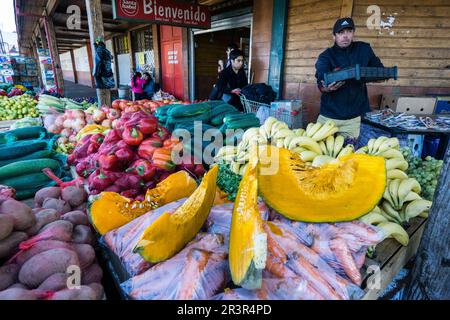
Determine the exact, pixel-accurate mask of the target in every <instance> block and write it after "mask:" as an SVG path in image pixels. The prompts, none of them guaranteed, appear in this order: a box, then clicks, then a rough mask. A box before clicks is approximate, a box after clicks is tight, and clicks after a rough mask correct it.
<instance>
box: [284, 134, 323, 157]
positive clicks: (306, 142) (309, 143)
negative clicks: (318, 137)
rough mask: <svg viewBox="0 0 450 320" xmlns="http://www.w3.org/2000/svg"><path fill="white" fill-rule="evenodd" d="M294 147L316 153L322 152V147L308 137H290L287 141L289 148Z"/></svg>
mask: <svg viewBox="0 0 450 320" xmlns="http://www.w3.org/2000/svg"><path fill="white" fill-rule="evenodd" d="M295 147H303V148H306V149H308V150H311V151H314V152H315V153H317V154H322V149H320V146H319V144H318V143H317V142H316V141H314V140H313V139H311V138H309V137H295V138H294V139H292V140H291V142H290V143H289V150H292V149H293V148H295Z"/></svg>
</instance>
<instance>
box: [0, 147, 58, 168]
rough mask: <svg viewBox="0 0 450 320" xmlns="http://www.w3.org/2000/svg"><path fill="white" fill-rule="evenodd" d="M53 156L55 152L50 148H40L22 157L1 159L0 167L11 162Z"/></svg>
mask: <svg viewBox="0 0 450 320" xmlns="http://www.w3.org/2000/svg"><path fill="white" fill-rule="evenodd" d="M54 156H55V152H53V151H52V150H40V151H36V152H33V153H30V154H29V155H26V156H24V157H20V158H16V159H8V160H2V161H0V167H3V166H6V165H8V164H11V163H14V162H17V161H24V160H31V159H45V158H53V157H54Z"/></svg>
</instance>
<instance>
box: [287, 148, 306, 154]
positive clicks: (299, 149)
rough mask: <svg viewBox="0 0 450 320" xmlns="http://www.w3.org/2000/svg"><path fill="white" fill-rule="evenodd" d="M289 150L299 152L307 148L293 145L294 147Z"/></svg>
mask: <svg viewBox="0 0 450 320" xmlns="http://www.w3.org/2000/svg"><path fill="white" fill-rule="evenodd" d="M291 151H292V152H295V153H298V154H300V152H303V151H308V150H306V149H305V148H303V147H295V148H294V149H292V150H291Z"/></svg>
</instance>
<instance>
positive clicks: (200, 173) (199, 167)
mask: <svg viewBox="0 0 450 320" xmlns="http://www.w3.org/2000/svg"><path fill="white" fill-rule="evenodd" d="M194 173H195V175H196V176H197V177H198V178H200V177H202V176H203V175H204V174H205V173H206V170H205V168H204V167H203V165H202V164H198V165H196V166H195V169H194Z"/></svg>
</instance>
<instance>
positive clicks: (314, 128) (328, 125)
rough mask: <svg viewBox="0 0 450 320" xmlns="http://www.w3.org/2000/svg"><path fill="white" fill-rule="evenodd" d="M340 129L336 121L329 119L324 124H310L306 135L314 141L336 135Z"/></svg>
mask: <svg viewBox="0 0 450 320" xmlns="http://www.w3.org/2000/svg"><path fill="white" fill-rule="evenodd" d="M338 130H339V129H338V128H337V127H336V124H335V123H334V121H332V120H327V121H326V122H325V123H324V124H321V123H319V122H317V123H310V124H308V126H307V127H306V132H305V135H306V136H307V137H309V138H311V139H313V140H314V141H322V140H325V139H326V138H328V137H329V136H332V135H334V134H335V133H336V132H338Z"/></svg>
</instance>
